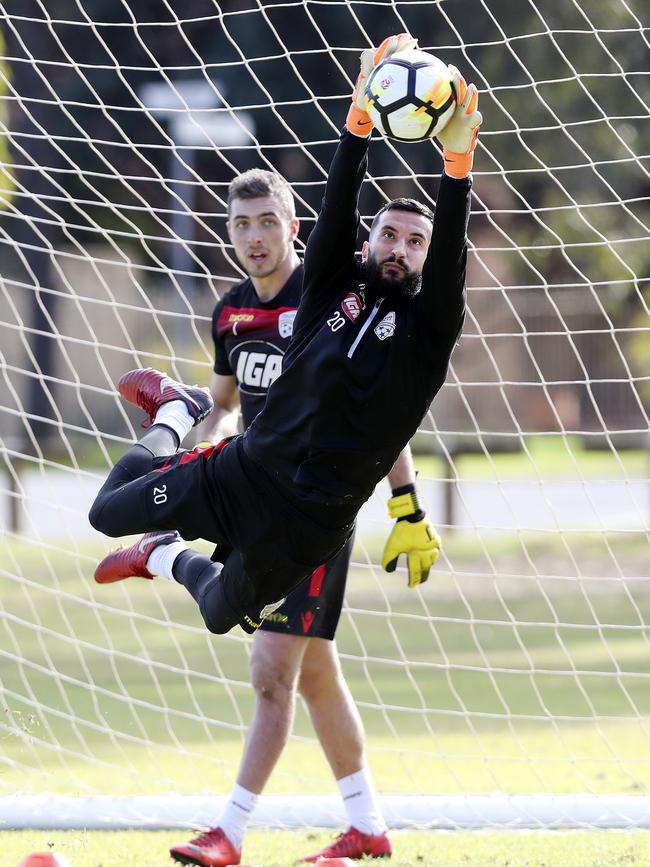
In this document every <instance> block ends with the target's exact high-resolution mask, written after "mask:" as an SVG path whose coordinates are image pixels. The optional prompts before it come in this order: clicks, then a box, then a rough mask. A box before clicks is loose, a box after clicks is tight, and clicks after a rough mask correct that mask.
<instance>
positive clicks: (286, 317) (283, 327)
mask: <svg viewBox="0 0 650 867" xmlns="http://www.w3.org/2000/svg"><path fill="white" fill-rule="evenodd" d="M297 312H298V311H297V310H285V311H284V312H283V313H280V315H279V316H278V331H279V332H280V337H291V335H292V334H293V320H294V319H295V318H296V313H297Z"/></svg>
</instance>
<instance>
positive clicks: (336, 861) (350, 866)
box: [315, 858, 359, 867]
mask: <svg viewBox="0 0 650 867" xmlns="http://www.w3.org/2000/svg"><path fill="white" fill-rule="evenodd" d="M315 867H359V865H358V862H357V863H355V862H354V861H353V860H352V858H319V859H318V861H316V864H315Z"/></svg>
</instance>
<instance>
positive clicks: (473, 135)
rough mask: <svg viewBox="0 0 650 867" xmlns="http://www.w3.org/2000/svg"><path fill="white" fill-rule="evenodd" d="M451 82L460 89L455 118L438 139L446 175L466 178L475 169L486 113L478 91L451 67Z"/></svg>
mask: <svg viewBox="0 0 650 867" xmlns="http://www.w3.org/2000/svg"><path fill="white" fill-rule="evenodd" d="M449 74H450V76H451V83H452V85H453V88H454V90H455V91H456V108H455V110H454V113H453V115H452V117H451V120H450V121H449V122H448V123H447V124H445V126H443V128H442V129H441V130H440V132H439V133H438V135H437V136H436V138H437V139H438V141H439V142H440V144H441V145H442V157H443V159H444V162H445V174H446V175H449V176H450V177H452V178H466V177H467V176H468V175H469V173H470V172H471V171H472V165H473V164H474V151H475V150H476V141H477V138H478V128H479V127H480V125H481V124H482V123H483V115H482V114H481V112H480V111H479V110H478V91H477V89H476V87H475V86H474V85H473V84H470V85H469V86H468V85H467V82H466V81H465V79H464V78H463V76H462V75H461V74H460V72H459V71H458V70H457V69H456V67H455V66H449Z"/></svg>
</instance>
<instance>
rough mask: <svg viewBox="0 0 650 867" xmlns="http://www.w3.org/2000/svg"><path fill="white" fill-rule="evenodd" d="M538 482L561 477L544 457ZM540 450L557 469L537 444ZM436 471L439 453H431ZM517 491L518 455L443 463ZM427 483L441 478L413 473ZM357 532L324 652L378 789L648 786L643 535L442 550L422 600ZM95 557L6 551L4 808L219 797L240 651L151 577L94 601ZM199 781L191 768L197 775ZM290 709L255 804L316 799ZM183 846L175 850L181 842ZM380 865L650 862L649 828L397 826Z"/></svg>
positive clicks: (94, 857) (239, 697) (281, 858)
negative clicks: (332, 636)
mask: <svg viewBox="0 0 650 867" xmlns="http://www.w3.org/2000/svg"><path fill="white" fill-rule="evenodd" d="M533 445H534V451H535V454H536V457H535V466H536V469H537V471H538V472H539V471H540V468H543V474H544V475H552V474H553V473H554V472H555V471H556V470H557V468H558V467H559V471H560V474H562V473H569V471H570V467H569V466H568V465H567V464H566V462H565V461H566V459H567V458H566V454H564V456H563V451H562V449H558V443H557V442H554V443H546V444H544V445H543V447H542V450H541V451H539V448H540V447H539V446H538V444H533ZM554 449H555V453H553V450H554ZM431 460H432V461H435V460H437V459H431ZM577 461H578V464H579V471H580V472H581V473H582V474H583V475H585V476H589V475H593V476H597V477H598V478H608V477H609V476H612V475H616V474H620V473H621V472H627V473H630V474H631V475H639V474H640V473H641V472H642V468H643V466H644V463H645V461H646V456H645V455H643V454H642V453H630V454H628V453H623V461H624V464H623V466H621V464H619V463H618V462H617V461H615V460H614V459H613V458H612V457H611V456H607V455H603V454H600V453H580V454H579V457H578V458H577ZM459 467H460V468H461V470H462V473H463V477H465V478H479V477H480V476H481V474H484V473H486V472H490V473H493V472H496V473H497V474H498V475H499V477H501V478H507V477H512V478H527V477H528V475H529V474H530V461H529V459H528V458H527V457H526V456H525V455H502V456H497V457H495V465H494V466H492V467H487V468H486V463H485V461H484V460H483V459H482V458H477V457H474V456H467V457H466V458H462V460H461V462H460V463H459ZM421 469H422V472H423V474H425V475H429V476H431V475H436V474H438V473H439V469H440V467H439V464H435V466H434V465H433V464H432V463H430V462H429V463H428V462H427V461H426V460H425V461H421ZM382 544H383V535H376V536H375V535H372V534H371V535H369V536H365V537H363V538H361V539H360V540H359V543H358V545H357V551H356V557H355V559H356V561H357V565H356V566H355V568H354V570H353V573H352V574H351V577H350V581H349V585H348V592H347V595H346V609H345V611H344V614H343V617H342V619H341V623H340V627H339V631H338V634H337V642H338V646H339V650H340V653H341V656H342V661H343V667H344V670H345V674H346V678H347V680H348V682H349V684H350V687H351V689H352V692H353V694H354V696H355V699H356V700H357V702H358V704H359V707H360V709H361V712H362V715H363V719H364V723H365V727H366V731H367V735H368V755H369V761H370V765H371V767H372V771H373V774H374V777H375V780H376V783H377V786H378V788H379V790H380V791H383V792H416V793H420V792H423V793H427V792H428V793H460V794H462V793H468V792H470V793H471V792H474V793H483V792H493V791H503V792H509V793H527V792H557V793H575V792H591V793H623V794H647V793H648V792H650V738H649V733H648V725H647V720H648V717H650V689H649V688H648V687H649V680H650V652H649V651H650V635H649V624H650V580H648V560H649V558H648V543H647V538H645V537H644V536H643V534H641V533H633V532H627V533H625V532H623V533H607V534H604V533H602V532H600V531H598V532H585V533H573V534H571V535H570V537H568V536H563V535H562V534H559V533H545V534H517V535H514V534H513V535H499V536H495V537H494V538H491V539H490V540H489V545H488V550H487V551H486V543H485V539H477V538H474V537H472V536H470V535H467V534H449V535H448V536H447V538H445V540H444V555H443V557H441V560H440V562H439V564H438V565H437V567H436V574H435V575H432V579H431V580H430V581H429V582H428V584H427V585H425V586H423V587H422V588H421V590H420V591H416V592H413V591H408V590H406V588H405V587H404V575H403V574H402V575H401V576H398V577H397V578H396V577H389V576H386V575H384V574H383V573H381V572H380V571H379V570H377V569H376V568H375V567H374V566H373V565H372V564H373V563H376V562H377V559H378V556H379V552H380V549H381V545H382ZM104 551H105V546H104V545H103V544H95V543H84V544H83V545H74V546H72V545H70V543H69V541H67V542H63V541H61V542H60V543H59V544H54V543H51V544H48V545H45V544H38V545H36V544H29V543H27V542H21V541H18V540H7V544H4V545H3V546H2V550H1V551H0V580H1V584H2V608H3V611H2V615H1V617H0V619H1V621H2V622H1V623H0V660H1V663H0V687H1V691H0V794H3V795H6V794H11V793H12V792H17V791H20V792H27V793H28V792H32V793H41V792H44V791H47V792H53V793H56V792H58V793H62V794H93V793H102V794H136V793H138V794H139V793H142V794H144V793H166V792H179V793H198V792H207V793H225V792H227V791H228V790H229V788H230V786H231V784H232V781H233V779H234V776H235V773H236V768H237V764H238V762H239V758H240V755H241V749H242V744H243V738H244V736H245V732H246V727H247V723H248V720H249V718H250V714H251V709H252V702H253V697H252V694H251V690H250V686H249V683H248V670H247V660H248V652H249V649H250V642H249V640H248V639H245V638H244V637H243V635H239V634H236V633H235V632H233V633H232V634H230V635H228V636H223V637H215V636H209V635H208V634H206V632H205V629H204V628H203V625H202V623H201V621H200V618H199V616H198V613H197V611H196V609H195V606H194V603H193V601H192V600H191V599H190V598H189V596H188V595H187V594H185V593H184V591H182V589H181V588H179V587H178V586H176V585H172V584H167V583H166V582H155V583H154V584H153V585H152V584H150V583H149V582H125V583H124V584H121V585H114V586H112V587H103V588H102V587H97V585H95V584H94V583H93V582H92V578H91V576H92V571H93V569H94V566H95V563H96V561H97V558H98V557H99V556H101V555H102V554H103V553H104ZM197 768H200V773H198V774H197ZM332 791H334V785H333V781H332V779H331V775H330V772H329V769H328V768H327V766H326V764H325V762H324V760H323V758H322V756H321V753H320V751H319V749H318V746H317V744H316V742H315V740H314V737H313V733H312V729H311V726H310V723H309V721H308V719H307V717H306V714H305V713H304V710H303V709H302V707H300V708H299V709H298V715H297V720H296V726H295V732H294V736H293V738H292V739H291V742H290V744H289V746H288V748H287V750H286V752H285V754H284V756H283V757H282V760H281V762H280V764H279V766H278V768H277V770H276V773H275V774H274V775H273V777H272V780H271V783H270V785H269V787H268V792H269V793H287V792H288V793H293V792H299V793H308V792H314V793H319V792H328V793H329V792H332ZM178 836H179V835H178V832H177V833H175V834H173V833H167V832H164V833H163V832H159V833H156V834H148V835H147V834H144V833H142V834H141V833H140V832H137V833H136V832H129V833H115V834H112V833H81V832H76V833H73V832H69V833H65V834H64V833H54V832H3V855H2V859H0V863H2V864H3V865H4V864H7V865H12V864H14V863H15V864H17V863H18V861H19V860H20V857H21V856H22V855H23V854H25V852H27V851H34V850H37V849H44V848H47V847H48V845H49V844H50V843H54V845H55V847H56V849H57V851H60V852H62V853H63V854H65V855H66V856H67V857H68V858H69V860H70V861H71V862H72V864H73V867H100V865H101V867H114V865H118V864H119V865H125V864H131V863H133V864H138V865H142V867H147V865H154V864H166V863H168V861H167V858H166V850H167V847H168V845H169V843H170V842H171V841H173V840H175V839H178ZM181 838H182V837H181ZM328 838H329V835H328V834H320V835H313V834H311V833H310V832H302V833H300V832H295V833H288V832H287V833H285V832H272V833H261V832H254V833H252V834H251V835H250V837H249V838H247V849H246V852H245V858H246V862H247V863H255V864H260V865H262V864H264V865H270V864H277V865H284V864H290V863H292V861H293V858H294V857H295V856H297V855H299V854H301V853H303V854H304V852H306V851H309V850H310V849H315V848H318V846H319V845H321V844H322V843H323V842H324V841H325V840H326V839H328ZM396 840H397V841H398V843H399V845H398V847H397V849H398V852H397V856H396V858H395V859H394V861H393V863H394V864H396V865H402V864H403V865H407V864H409V865H410V864H414V865H415V864H418V865H426V864H432V865H433V864H436V865H438V864H445V865H453V864H459V865H460V864H463V865H466V864H472V865H502V864H503V865H506V864H508V865H529V867H533V865H543V864H544V865H551V864H552V865H562V864H567V865H568V864H570V865H573V867H580V865H583V864H584V865H589V867H596V865H609V864H611V865H614V864H634V865H643V864H650V854H649V853H650V845H649V843H650V838H649V837H648V835H647V834H645V833H641V832H639V833H631V832H630V833H617V832H599V833H593V834H580V833H572V834H559V833H554V834H553V833H549V834H541V833H531V834H526V833H521V832H520V833H518V834H505V833H504V834H501V833H493V834H478V833H476V834H469V833H467V834H466V833H454V834H446V833H435V834H434V833H426V834H425V833H417V832H403V833H402V832H400V833H399V834H398V835H396Z"/></svg>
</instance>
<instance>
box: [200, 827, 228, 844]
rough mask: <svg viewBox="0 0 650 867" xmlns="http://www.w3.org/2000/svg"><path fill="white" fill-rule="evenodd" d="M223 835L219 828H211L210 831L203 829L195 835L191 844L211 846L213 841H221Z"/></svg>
mask: <svg viewBox="0 0 650 867" xmlns="http://www.w3.org/2000/svg"><path fill="white" fill-rule="evenodd" d="M225 836H226V835H225V834H224V833H223V831H222V830H221V828H213V829H212V830H211V831H205V832H204V833H203V834H199V836H198V837H195V838H194V840H192V844H193V845H194V846H212V845H214V844H215V843H221V842H222V841H223V839H224V837H225Z"/></svg>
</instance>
